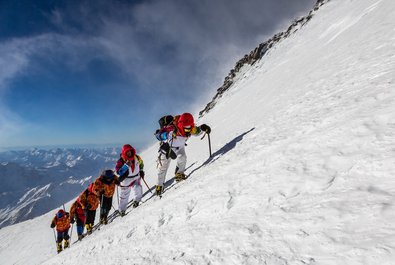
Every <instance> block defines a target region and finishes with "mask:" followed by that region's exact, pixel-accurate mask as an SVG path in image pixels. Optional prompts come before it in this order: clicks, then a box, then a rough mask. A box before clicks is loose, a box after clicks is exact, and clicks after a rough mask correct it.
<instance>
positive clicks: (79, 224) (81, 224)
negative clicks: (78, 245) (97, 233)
mask: <svg viewBox="0 0 395 265" xmlns="http://www.w3.org/2000/svg"><path fill="white" fill-rule="evenodd" d="M76 223H77V225H76V227H77V234H78V235H82V234H83V233H84V225H85V223H84V222H83V221H82V220H81V219H79V218H78V217H77V222H76Z"/></svg>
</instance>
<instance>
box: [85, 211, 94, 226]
mask: <svg viewBox="0 0 395 265" xmlns="http://www.w3.org/2000/svg"><path fill="white" fill-rule="evenodd" d="M95 216H96V209H95V210H87V211H86V222H85V224H91V225H92V226H93V224H94V223H95Z"/></svg>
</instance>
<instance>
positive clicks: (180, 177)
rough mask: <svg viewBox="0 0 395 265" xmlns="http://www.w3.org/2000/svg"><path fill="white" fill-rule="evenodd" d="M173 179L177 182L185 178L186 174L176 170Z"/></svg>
mask: <svg viewBox="0 0 395 265" xmlns="http://www.w3.org/2000/svg"><path fill="white" fill-rule="evenodd" d="M174 179H175V180H176V182H179V181H181V180H184V179H186V176H185V174H184V173H180V172H177V173H176V175H175V177H174Z"/></svg>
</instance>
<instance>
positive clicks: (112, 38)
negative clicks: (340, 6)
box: [0, 0, 315, 150]
mask: <svg viewBox="0 0 395 265" xmlns="http://www.w3.org/2000/svg"><path fill="white" fill-rule="evenodd" d="M314 2H315V1H314V0H298V1H295V0H264V1H262V0H248V1H238V0H230V1H229V0H226V1H225V0H202V1H191V0H189V1H182V0H169V1H159V0H150V1H122V0H116V1H104V0H98V1H55V0H43V1H28V0H23V1H8V0H3V1H1V2H0V69H1V70H0V150H1V149H4V148H14V147H15V148H16V147H25V146H26V147H30V146H46V145H51V146H60V145H86V144H113V143H117V144H118V143H125V142H129V143H132V144H134V145H135V146H144V145H145V144H147V143H149V142H151V141H153V135H152V134H153V132H154V131H155V129H156V127H157V126H158V124H157V121H158V119H159V118H160V117H161V116H162V115H165V114H178V113H183V112H192V113H197V112H198V111H200V110H201V109H203V108H204V106H205V104H207V103H208V101H209V100H211V98H212V97H213V96H214V94H215V91H216V89H217V88H218V87H219V86H221V85H222V82H223V79H224V77H225V76H226V75H227V74H228V72H229V71H230V69H232V68H233V67H234V64H235V63H236V61H237V60H239V59H240V58H242V57H243V56H244V54H246V53H249V51H251V50H252V49H254V48H255V47H256V46H257V45H258V44H259V43H261V42H263V41H265V40H266V39H267V38H269V37H271V35H273V34H274V33H276V32H277V31H280V30H283V29H284V28H286V27H287V26H288V25H289V23H290V21H292V20H293V19H294V18H298V17H299V16H302V15H305V14H306V12H308V10H310V9H311V7H312V6H313V4H314Z"/></svg>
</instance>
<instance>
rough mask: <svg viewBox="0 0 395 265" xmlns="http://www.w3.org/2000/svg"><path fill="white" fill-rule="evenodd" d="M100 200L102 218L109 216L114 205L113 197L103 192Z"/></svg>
mask: <svg viewBox="0 0 395 265" xmlns="http://www.w3.org/2000/svg"><path fill="white" fill-rule="evenodd" d="M100 202H101V204H100V218H107V216H108V213H109V212H110V210H111V206H112V197H106V196H104V195H103V194H102V195H101V197H100Z"/></svg>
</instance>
